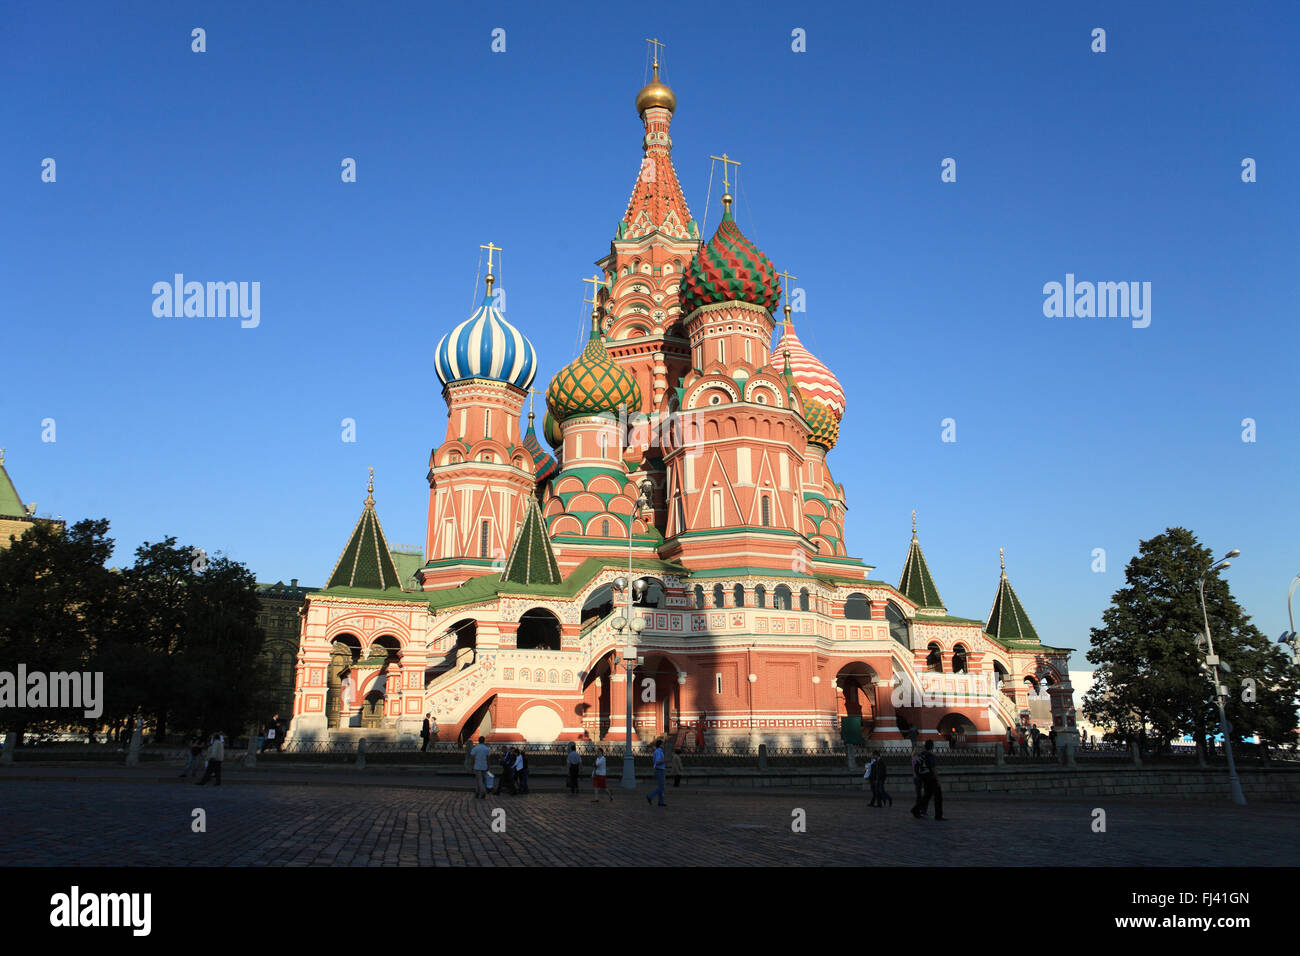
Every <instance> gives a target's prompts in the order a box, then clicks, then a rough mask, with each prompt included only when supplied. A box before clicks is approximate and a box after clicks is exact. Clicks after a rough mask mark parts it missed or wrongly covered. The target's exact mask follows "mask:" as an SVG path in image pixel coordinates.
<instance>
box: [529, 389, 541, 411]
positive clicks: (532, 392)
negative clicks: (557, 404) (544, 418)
mask: <svg viewBox="0 0 1300 956" xmlns="http://www.w3.org/2000/svg"><path fill="white" fill-rule="evenodd" d="M541 394H543V392H542V390H541V389H539V388H531V387H530V388H529V389H528V417H529V418H532V417H533V396H534V395H541Z"/></svg>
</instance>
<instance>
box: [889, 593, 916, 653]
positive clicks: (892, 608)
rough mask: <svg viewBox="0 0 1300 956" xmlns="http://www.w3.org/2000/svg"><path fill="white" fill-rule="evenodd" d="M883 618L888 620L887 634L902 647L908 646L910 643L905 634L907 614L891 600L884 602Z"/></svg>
mask: <svg viewBox="0 0 1300 956" xmlns="http://www.w3.org/2000/svg"><path fill="white" fill-rule="evenodd" d="M885 620H887V621H888V622H889V636H890V637H892V638H893V639H894V640H896V641H898V643H900V644H902V645H903V646H904V647H910V646H911V643H910V639H909V638H908V634H907V615H905V614H904V613H903V612H902V611H901V610H900V609H899V607H898V605H897V604H895V603H894V602H893V601H889V602H887V603H886V604H885Z"/></svg>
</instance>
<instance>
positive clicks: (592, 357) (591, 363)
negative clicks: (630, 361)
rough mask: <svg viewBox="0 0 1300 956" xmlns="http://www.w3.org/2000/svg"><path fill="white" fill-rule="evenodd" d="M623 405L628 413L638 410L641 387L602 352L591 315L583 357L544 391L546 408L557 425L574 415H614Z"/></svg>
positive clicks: (556, 377) (565, 367)
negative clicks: (588, 337) (589, 336)
mask: <svg viewBox="0 0 1300 956" xmlns="http://www.w3.org/2000/svg"><path fill="white" fill-rule="evenodd" d="M620 405H626V406H627V409H628V412H629V413H632V412H639V411H640V410H641V387H640V386H639V385H637V383H636V379H634V378H633V377H632V376H631V375H629V374H628V373H627V372H625V371H624V370H623V369H622V367H620V366H619V364H618V363H617V362H615V361H614V360H613V359H612V358H610V357H609V352H607V351H605V343H604V342H602V341H601V340H600V322H599V320H598V319H597V318H596V317H595V316H594V315H593V316H592V320H591V338H590V339H588V340H587V347H586V348H585V349H583V350H582V354H581V355H579V356H578V357H577V358H576V359H574V360H573V361H572V362H570V363H569V364H568V365H566V366H564V368H562V369H560V371H559V372H558V373H557V374H556V376H555V378H553V379H551V384H550V387H549V388H547V389H546V407H547V408H549V409H550V410H551V414H552V415H554V416H555V420H556V421H558V422H563V421H566V420H568V419H570V418H573V417H574V416H576V415H598V414H600V413H601V412H616V411H618V407H619V406H620Z"/></svg>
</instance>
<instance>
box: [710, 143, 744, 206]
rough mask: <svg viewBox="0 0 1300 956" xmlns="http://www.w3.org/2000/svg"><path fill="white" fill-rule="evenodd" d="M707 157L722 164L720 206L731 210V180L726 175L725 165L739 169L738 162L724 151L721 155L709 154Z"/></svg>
mask: <svg viewBox="0 0 1300 956" xmlns="http://www.w3.org/2000/svg"><path fill="white" fill-rule="evenodd" d="M709 159H714V160H717V161H718V162H720V163H721V164H722V208H723V209H725V210H726V211H728V212H730V211H731V181H730V180H729V179H728V176H727V172H728V170H727V167H728V166H735V167H736V168H737V169H739V168H740V163H739V162H737V161H736V160H734V159H732V158H731V157H729V156H728V155H727V154H726V153H723V154H722V155H721V156H713V155H710V156H709Z"/></svg>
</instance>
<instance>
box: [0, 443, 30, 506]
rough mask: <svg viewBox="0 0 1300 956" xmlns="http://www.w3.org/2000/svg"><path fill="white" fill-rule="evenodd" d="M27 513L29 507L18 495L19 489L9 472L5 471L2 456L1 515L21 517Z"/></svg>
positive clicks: (0, 473) (0, 481)
mask: <svg viewBox="0 0 1300 956" xmlns="http://www.w3.org/2000/svg"><path fill="white" fill-rule="evenodd" d="M26 514H27V509H26V508H25V507H23V500H22V499H21V498H19V497H18V489H16V488H15V487H14V483H13V482H12V481H11V480H10V478H9V472H7V471H5V466H4V459H3V458H0V515H8V516H9V517H11V518H21V517H23V516H24V515H26Z"/></svg>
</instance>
